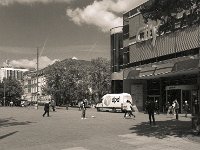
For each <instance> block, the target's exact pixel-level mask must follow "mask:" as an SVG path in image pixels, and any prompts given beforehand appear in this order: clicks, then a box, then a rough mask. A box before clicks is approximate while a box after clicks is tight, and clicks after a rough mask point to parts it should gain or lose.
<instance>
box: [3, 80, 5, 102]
mask: <svg viewBox="0 0 200 150" xmlns="http://www.w3.org/2000/svg"><path fill="white" fill-rule="evenodd" d="M3 104H4V106H6V83H5V80H4V81H3Z"/></svg>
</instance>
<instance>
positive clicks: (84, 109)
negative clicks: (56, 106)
mask: <svg viewBox="0 0 200 150" xmlns="http://www.w3.org/2000/svg"><path fill="white" fill-rule="evenodd" d="M86 101H87V100H86V99H85V100H83V102H82V104H81V106H80V107H81V110H82V114H81V119H86V117H85V114H86Z"/></svg>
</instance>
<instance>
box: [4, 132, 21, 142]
mask: <svg viewBox="0 0 200 150" xmlns="http://www.w3.org/2000/svg"><path fill="white" fill-rule="evenodd" d="M17 132H19V131H14V132H11V133H8V134H5V135H2V136H0V140H1V139H4V138H6V137H8V136H11V135H13V134H15V133H17Z"/></svg>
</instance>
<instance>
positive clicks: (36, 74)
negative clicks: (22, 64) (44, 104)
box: [36, 47, 39, 109]
mask: <svg viewBox="0 0 200 150" xmlns="http://www.w3.org/2000/svg"><path fill="white" fill-rule="evenodd" d="M38 69H39V48H38V47H37V72H36V77H37V81H36V82H37V89H36V99H37V109H38Z"/></svg>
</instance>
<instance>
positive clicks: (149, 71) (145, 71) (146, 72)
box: [139, 67, 155, 77]
mask: <svg viewBox="0 0 200 150" xmlns="http://www.w3.org/2000/svg"><path fill="white" fill-rule="evenodd" d="M154 72H155V67H144V68H141V71H140V74H139V77H146V76H152V75H154Z"/></svg>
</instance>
